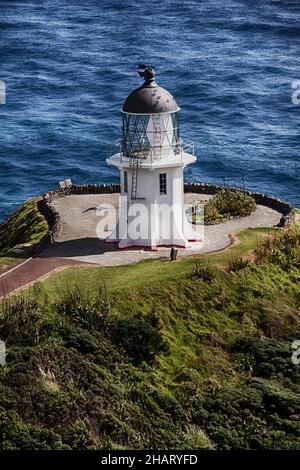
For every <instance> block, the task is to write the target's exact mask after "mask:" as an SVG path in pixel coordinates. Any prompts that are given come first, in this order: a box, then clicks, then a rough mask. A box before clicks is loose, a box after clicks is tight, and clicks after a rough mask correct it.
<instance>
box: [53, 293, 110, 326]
mask: <svg viewBox="0 0 300 470" xmlns="http://www.w3.org/2000/svg"><path fill="white" fill-rule="evenodd" d="M55 308H56V310H57V312H58V313H59V314H61V315H64V316H66V317H68V318H69V319H70V320H71V321H72V322H74V323H75V324H76V323H77V324H80V325H81V326H84V327H86V328H87V329H89V330H91V329H94V328H96V329H103V328H104V327H105V324H106V320H107V318H108V316H109V314H110V311H111V303H110V301H109V299H108V297H107V295H106V292H105V291H104V290H102V289H101V290H100V291H99V295H98V296H97V297H96V298H93V297H90V296H89V295H88V294H86V295H84V294H82V292H81V291H80V289H79V287H78V286H76V287H75V288H74V289H72V290H70V291H69V292H67V294H66V295H65V297H63V298H62V299H61V300H60V301H59V302H58V303H57V304H56V306H55Z"/></svg>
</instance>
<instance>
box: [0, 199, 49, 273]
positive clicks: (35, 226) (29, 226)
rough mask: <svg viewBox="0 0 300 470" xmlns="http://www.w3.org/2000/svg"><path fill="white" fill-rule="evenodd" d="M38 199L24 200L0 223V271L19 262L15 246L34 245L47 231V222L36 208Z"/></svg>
mask: <svg viewBox="0 0 300 470" xmlns="http://www.w3.org/2000/svg"><path fill="white" fill-rule="evenodd" d="M40 199H41V198H39V197H36V198H33V199H30V200H28V201H26V202H25V203H24V204H22V205H21V206H20V207H18V209H17V210H16V211H15V212H14V213H13V214H12V215H11V216H10V217H9V218H8V219H6V220H5V221H4V222H3V223H2V224H1V225H0V272H1V271H4V270H5V269H7V268H8V267H12V266H14V265H16V264H18V263H19V262H20V257H18V256H17V255H16V253H14V250H15V249H16V248H21V247H22V246H23V245H24V244H31V245H35V244H36V243H38V242H39V241H40V240H41V238H42V237H43V236H44V235H45V234H46V233H47V230H48V225H47V222H46V220H45V219H44V217H43V216H42V215H41V214H40V212H39V210H38V201H39V200H40Z"/></svg>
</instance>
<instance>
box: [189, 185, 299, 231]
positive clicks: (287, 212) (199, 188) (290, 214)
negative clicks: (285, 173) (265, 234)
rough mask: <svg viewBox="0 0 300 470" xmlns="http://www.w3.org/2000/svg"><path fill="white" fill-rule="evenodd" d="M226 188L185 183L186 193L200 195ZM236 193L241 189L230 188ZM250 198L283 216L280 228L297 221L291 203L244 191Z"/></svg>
mask: <svg viewBox="0 0 300 470" xmlns="http://www.w3.org/2000/svg"><path fill="white" fill-rule="evenodd" d="M223 188H224V186H219V185H217V184H210V183H185V185H184V192H186V193H198V194H216V192H217V191H219V190H220V189H223ZM230 189H232V190H234V191H241V189H239V188H230ZM244 192H245V193H246V194H249V196H252V197H253V198H254V200H255V202H256V204H260V205H262V206H266V207H270V209H274V210H275V211H278V212H280V213H281V214H282V217H281V219H280V222H279V224H278V227H284V226H285V225H288V224H289V223H291V222H293V221H294V220H295V211H294V208H293V206H291V205H290V204H289V203H287V202H284V201H281V199H277V198H275V197H272V196H267V195H266V194H261V193H254V192H251V191H246V190H245V191H244Z"/></svg>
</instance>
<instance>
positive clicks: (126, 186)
mask: <svg viewBox="0 0 300 470" xmlns="http://www.w3.org/2000/svg"><path fill="white" fill-rule="evenodd" d="M124 193H128V176H127V171H124Z"/></svg>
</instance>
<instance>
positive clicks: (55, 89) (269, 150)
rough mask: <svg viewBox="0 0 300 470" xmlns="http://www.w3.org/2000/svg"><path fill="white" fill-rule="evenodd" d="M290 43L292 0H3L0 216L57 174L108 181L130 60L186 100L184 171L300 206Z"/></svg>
mask: <svg viewBox="0 0 300 470" xmlns="http://www.w3.org/2000/svg"><path fill="white" fill-rule="evenodd" d="M299 51H300V2H299V0H294V1H293V0H282V1H278V0H264V1H263V2H262V1H255V0H244V1H243V0H203V1H200V0H199V1H196V0H193V1H191V0H189V1H184V0H182V1H179V0H172V1H158V0H152V1H151V2H149V1H146V0H142V1H139V2H137V1H136V0H125V1H122V0H120V1H115V0H101V1H100V0H84V1H82V0H81V1H78V0H59V1H55V0H44V1H43V0H33V1H30V0H28V1H15V0H9V1H3V0H0V63H1V68H0V80H3V81H4V82H5V83H6V104H2V105H0V120H1V142H0V218H1V219H3V218H5V217H6V216H7V215H8V214H9V213H10V212H11V211H12V210H13V209H14V208H15V207H16V206H17V205H19V204H20V203H21V202H23V201H24V200H26V199H27V198H28V197H30V196H33V195H36V194H39V193H42V192H44V191H46V190H48V189H49V188H52V187H55V186H57V183H58V181H59V180H61V179H64V178H67V177H70V178H72V180H73V181H74V182H76V183H87V182H102V183H107V182H116V181H118V174H117V172H116V170H114V169H113V168H112V167H108V166H107V165H106V162H105V158H106V157H107V156H108V155H109V154H110V153H111V152H112V148H111V146H112V144H113V143H114V141H115V140H116V139H118V138H119V137H120V133H121V115H120V109H121V106H122V103H123V101H124V99H125V98H126V96H127V95H128V94H129V93H130V92H131V91H132V90H133V89H134V88H136V87H137V86H139V85H140V84H141V79H140V78H139V77H138V75H137V73H136V64H137V63H146V64H149V65H153V66H155V68H156V70H157V81H158V83H159V84H160V85H161V86H163V87H165V88H167V89H168V90H169V91H170V92H171V93H172V94H174V96H175V97H176V100H177V102H178V104H179V106H181V108H182V111H181V128H182V136H183V137H184V138H186V139H189V140H193V141H194V142H195V145H196V152H197V155H198V162H197V164H195V165H192V166H190V167H189V168H188V169H187V171H186V179H187V180H198V181H209V182H217V183H223V182H225V183H226V184H235V185H241V184H242V182H243V181H244V184H245V186H246V187H247V188H249V189H252V190H257V191H261V192H265V193H269V194H273V195H276V196H278V197H281V198H283V199H285V200H287V201H290V202H292V203H293V204H295V205H298V206H299V207H300V141H299V129H300V104H298V105H297V104H293V103H292V99H291V95H292V92H293V90H292V83H293V82H295V81H296V80H300V54H299ZM299 98H300V94H299Z"/></svg>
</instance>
